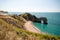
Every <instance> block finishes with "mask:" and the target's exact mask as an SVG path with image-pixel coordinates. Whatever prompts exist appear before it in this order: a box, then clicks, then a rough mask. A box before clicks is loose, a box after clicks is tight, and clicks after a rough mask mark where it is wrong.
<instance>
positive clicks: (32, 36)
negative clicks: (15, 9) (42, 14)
mask: <svg viewBox="0 0 60 40" xmlns="http://www.w3.org/2000/svg"><path fill="white" fill-rule="evenodd" d="M0 40H60V36H54V35H53V36H52V35H49V34H46V35H44V34H38V33H33V32H29V31H26V30H23V29H20V28H18V27H16V26H14V25H11V24H8V23H7V22H5V21H4V20H2V19H0Z"/></svg>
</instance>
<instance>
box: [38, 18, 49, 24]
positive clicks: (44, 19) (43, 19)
mask: <svg viewBox="0 0 60 40" xmlns="http://www.w3.org/2000/svg"><path fill="white" fill-rule="evenodd" d="M39 20H40V23H42V21H43V24H48V23H47V21H48V20H47V18H46V17H40V18H39Z"/></svg>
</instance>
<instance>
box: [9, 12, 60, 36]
mask: <svg viewBox="0 0 60 40" xmlns="http://www.w3.org/2000/svg"><path fill="white" fill-rule="evenodd" d="M21 13H22V12H18V13H17V12H13V13H10V14H21ZM30 13H31V14H32V15H35V16H36V17H38V18H39V17H42V16H43V17H46V18H47V19H48V25H45V24H41V23H36V22H34V25H35V26H36V27H37V28H38V29H40V30H41V31H43V32H45V33H48V34H52V35H59V36H60V12H30Z"/></svg>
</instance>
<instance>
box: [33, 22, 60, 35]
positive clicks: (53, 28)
mask: <svg viewBox="0 0 60 40" xmlns="http://www.w3.org/2000/svg"><path fill="white" fill-rule="evenodd" d="M33 24H34V25H35V26H36V27H37V28H38V29H39V30H41V31H42V32H45V33H48V34H52V35H59V36H60V29H59V28H60V27H59V26H57V25H54V24H48V25H46V24H41V23H37V22H34V23H33Z"/></svg>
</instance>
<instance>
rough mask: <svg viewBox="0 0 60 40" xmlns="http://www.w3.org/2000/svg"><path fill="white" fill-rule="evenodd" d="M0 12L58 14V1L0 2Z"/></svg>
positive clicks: (26, 0)
mask: <svg viewBox="0 0 60 40" xmlns="http://www.w3.org/2000/svg"><path fill="white" fill-rule="evenodd" d="M0 10H4V11H9V12H60V0H0Z"/></svg>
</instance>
